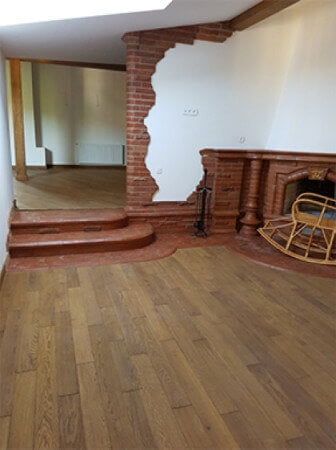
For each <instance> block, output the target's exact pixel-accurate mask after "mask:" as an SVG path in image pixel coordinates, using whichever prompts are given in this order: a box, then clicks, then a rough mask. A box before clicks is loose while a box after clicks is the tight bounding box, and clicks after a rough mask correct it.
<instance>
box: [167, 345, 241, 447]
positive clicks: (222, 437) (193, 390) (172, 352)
mask: <svg viewBox="0 0 336 450" xmlns="http://www.w3.org/2000/svg"><path fill="white" fill-rule="evenodd" d="M162 345H163V347H164V350H165V353H166V355H167V357H168V359H169V361H170V363H171V365H172V367H173V368H174V370H175V373H176V374H177V376H178V378H179V382H180V384H181V386H182V387H183V389H184V390H185V392H186V393H187V395H188V397H189V398H190V400H191V402H192V404H193V406H194V408H195V410H196V411H197V414H198V416H199V418H200V420H201V422H202V424H203V426H204V427H205V428H206V429H208V430H209V434H210V436H211V439H212V440H213V442H214V444H215V446H218V447H219V448H221V447H223V446H225V447H226V448H230V449H238V448H239V447H238V445H237V442H236V441H235V439H234V438H233V436H232V434H231V432H230V431H229V429H228V427H227V426H226V424H225V423H224V421H223V419H222V417H221V416H220V414H219V413H218V411H217V410H216V409H215V407H214V404H213V403H212V402H211V400H210V398H209V397H208V395H207V393H206V391H205V389H204V388H203V386H202V384H201V382H200V381H199V380H198V378H197V377H196V376H195V374H194V373H193V371H192V370H191V368H190V366H189V364H188V362H187V361H186V359H185V357H184V355H183V353H182V352H181V350H180V348H179V347H178V345H177V344H176V342H175V341H174V340H169V341H165V342H163V343H162Z"/></svg>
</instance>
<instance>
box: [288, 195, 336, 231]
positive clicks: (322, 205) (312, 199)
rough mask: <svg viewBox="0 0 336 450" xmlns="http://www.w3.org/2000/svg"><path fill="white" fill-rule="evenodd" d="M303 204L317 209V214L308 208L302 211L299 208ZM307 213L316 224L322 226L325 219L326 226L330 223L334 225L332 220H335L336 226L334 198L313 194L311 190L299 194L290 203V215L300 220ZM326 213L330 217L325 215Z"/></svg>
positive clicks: (335, 203) (335, 201)
mask: <svg viewBox="0 0 336 450" xmlns="http://www.w3.org/2000/svg"><path fill="white" fill-rule="evenodd" d="M303 205H307V206H311V207H313V208H314V209H317V211H318V214H312V213H311V212H309V210H308V211H305V212H303V211H302V209H301V208H302V206H303ZM309 215H310V216H312V217H311V219H312V220H314V222H315V223H316V225H317V226H318V225H322V226H323V222H324V221H327V222H328V226H330V225H331V224H332V226H334V224H333V222H335V228H336V199H334V198H330V197H325V196H324V195H320V194H314V193H313V192H305V193H303V194H300V195H299V196H298V197H297V199H296V200H295V202H294V203H293V205H292V217H293V219H295V220H300V219H301V218H303V217H307V216H309ZM326 215H327V216H330V217H326ZM334 217H335V218H334Z"/></svg>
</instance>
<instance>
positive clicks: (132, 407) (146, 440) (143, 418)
mask: <svg viewBox="0 0 336 450" xmlns="http://www.w3.org/2000/svg"><path fill="white" fill-rule="evenodd" d="M123 398H124V400H125V405H126V408H127V414H128V417H129V421H130V423H131V426H132V429H133V436H134V442H135V443H136V448H143V449H155V448H157V446H156V443H155V441H154V437H153V433H152V431H151V429H150V426H149V423H148V417H147V414H146V411H145V408H144V404H143V401H142V398H141V395H140V391H139V390H137V391H128V392H125V393H124V394H123Z"/></svg>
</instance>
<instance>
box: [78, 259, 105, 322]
mask: <svg viewBox="0 0 336 450" xmlns="http://www.w3.org/2000/svg"><path fill="white" fill-rule="evenodd" d="M77 273H78V277H79V282H80V287H81V296H82V302H83V304H84V307H85V312H86V318H87V324H88V325H99V324H102V323H103V318H102V315H101V312H100V309H99V306H98V303H97V295H98V293H97V295H96V293H95V290H94V288H93V285H92V282H91V279H90V269H88V268H87V267H79V268H78V269H77Z"/></svg>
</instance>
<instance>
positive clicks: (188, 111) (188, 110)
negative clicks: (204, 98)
mask: <svg viewBox="0 0 336 450" xmlns="http://www.w3.org/2000/svg"><path fill="white" fill-rule="evenodd" d="M183 115H184V116H189V117H196V116H198V115H199V110H198V109H197V108H186V109H185V110H184V111H183Z"/></svg>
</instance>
